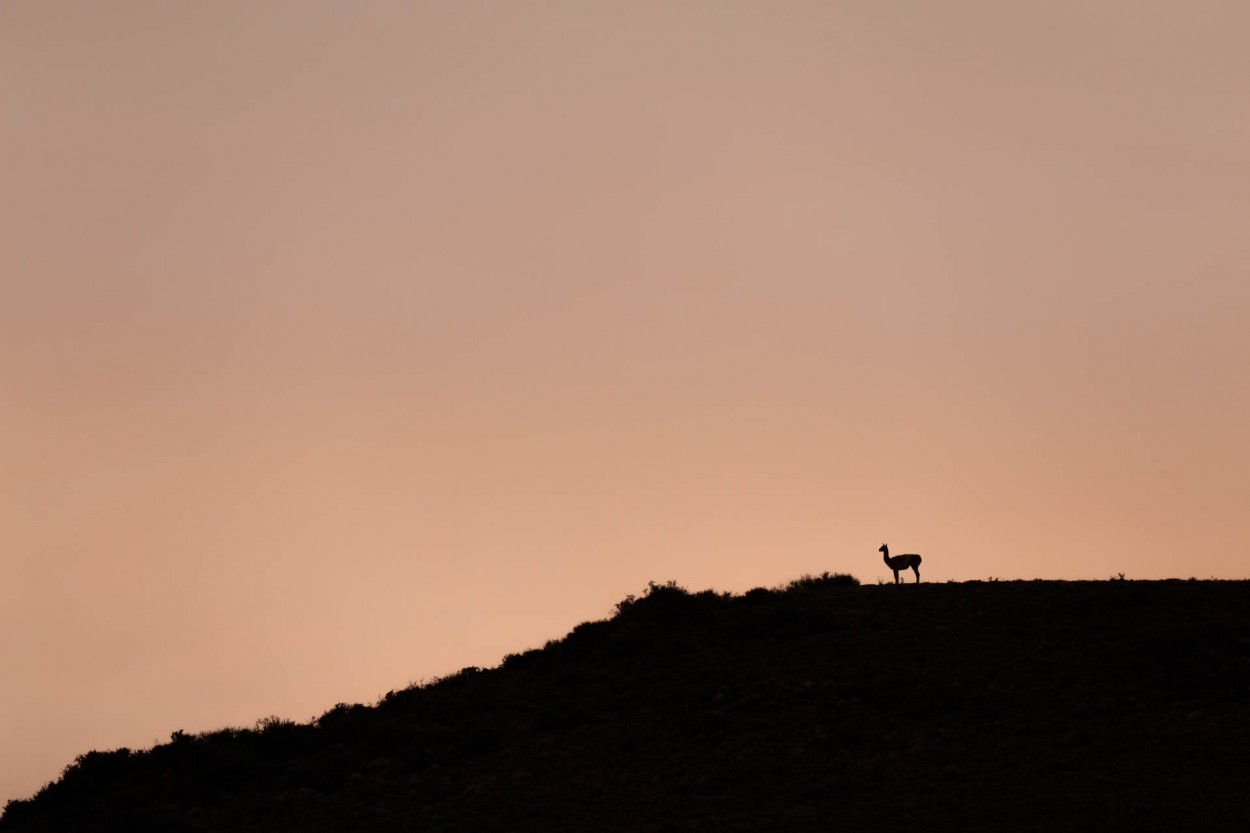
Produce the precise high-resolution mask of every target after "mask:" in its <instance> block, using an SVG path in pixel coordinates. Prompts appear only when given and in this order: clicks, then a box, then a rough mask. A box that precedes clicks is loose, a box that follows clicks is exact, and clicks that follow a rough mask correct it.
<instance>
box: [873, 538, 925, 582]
mask: <svg viewBox="0 0 1250 833" xmlns="http://www.w3.org/2000/svg"><path fill="white" fill-rule="evenodd" d="M879 552H880V553H881V555H882V556H883V557H884V558H885V566H887V567H889V568H890V569H891V570H893V571H894V583H895V584H898V582H899V578H898V571H899V570H906V569H907V568H908V567H911V571H912V572H913V573H915V574H916V584H919V583H920V561H921V558H920V556H919V555H916V553H914V552H909V553H908V554H907V555H896V556H894V557H893V558H891V557H890V548H889V547H888V546H887V545H885V544H882V545H881V549H880V550H879Z"/></svg>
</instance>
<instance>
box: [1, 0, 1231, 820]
mask: <svg viewBox="0 0 1250 833" xmlns="http://www.w3.org/2000/svg"><path fill="white" fill-rule="evenodd" d="M1248 33H1250V4H1236V3H1229V2H1226V1H1225V0H1193V2H1187V3H1183V4H1181V3H1176V2H1171V0H1100V2H1097V3H1089V2H1077V0H1058V2H1050V3H1042V4H1008V3H1002V2H997V0H947V1H946V2H942V3H933V2H926V0H896V2H890V3H881V2H879V1H878V0H838V1H837V2H829V1H828V0H775V2H758V1H757V0H722V1H721V2H716V3H637V2H632V0H539V1H538V2H527V3H516V2H505V1H504V0H480V2H474V3H337V2H308V0H268V2H265V3H209V2H200V3H186V2H181V3H169V2H163V0H113V1H112V2H109V3H97V2H88V0H64V2H58V3H44V2H38V0H6V2H3V3H0V633H3V634H4V635H5V637H4V639H3V640H0V669H3V678H2V681H3V682H2V684H0V738H3V739H4V751H5V754H4V756H3V758H0V797H6V796H19V795H26V794H29V793H30V792H31V791H32V790H35V789H38V788H39V785H40V784H43V783H45V782H46V781H47V780H49V779H50V778H52V777H54V776H55V775H56V773H57V772H59V771H60V769H61V768H62V767H63V766H64V765H65V762H66V761H68V760H72V759H73V757H74V755H76V754H78V753H79V752H80V751H81V750H83V749H90V748H115V747H121V746H125V747H131V748H144V747H146V746H149V745H151V744H152V743H154V742H156V741H158V740H160V739H163V738H167V737H168V736H169V734H170V733H171V732H172V731H174V730H175V729H179V728H180V729H183V730H185V731H189V732H202V731H209V730H212V729H215V728H218V727H221V726H227V725H248V724H250V722H251V721H253V720H255V719H256V717H257V716H258V715H279V716H281V717H283V718H288V719H295V720H303V719H307V718H308V717H309V716H310V715H312V714H315V713H317V712H318V710H320V709H323V708H324V707H325V704H327V703H336V702H357V701H365V700H367V699H369V698H371V697H374V696H376V694H377V692H379V691H384V690H386V689H387V688H388V687H390V686H393V685H396V684H397V683H396V675H397V674H400V675H407V676H411V678H412V679H414V680H415V679H426V678H432V677H435V676H438V675H444V674H448V673H450V672H452V671H454V670H455V669H458V668H462V667H465V666H467V665H479V666H488V665H490V664H492V663H495V662H497V661H498V660H499V658H500V657H501V656H503V655H504V654H505V653H507V652H508V651H513V650H517V646H519V645H538V644H542V642H543V641H544V640H546V639H548V638H550V636H551V635H552V634H553V633H559V632H560V631H561V629H562V628H565V627H567V624H568V623H569V622H576V621H585V620H589V619H594V618H598V617H600V616H602V615H603V614H604V612H605V611H606V610H608V609H610V608H611V605H612V604H613V603H614V602H615V601H616V600H617V599H619V597H620V594H621V593H622V592H625V591H628V590H629V589H630V588H636V587H640V586H643V585H644V583H645V582H646V581H648V580H651V579H658V578H663V579H668V578H672V579H675V580H677V581H678V582H681V583H683V584H684V585H686V586H698V587H714V588H716V589H717V590H718V591H732V592H743V591H745V590H748V589H750V588H752V587H756V586H761V585H762V586H771V585H774V584H776V583H778V582H781V581H785V580H787V579H788V578H789V577H793V576H795V575H801V574H804V573H813V574H818V573H820V572H822V571H832V572H840V573H851V574H854V575H856V576H859V577H860V578H861V580H862V581H864V582H865V584H874V583H875V582H876V580H877V579H886V580H890V581H892V579H893V576H892V574H891V573H890V572H889V571H888V568H886V566H885V565H884V563H883V562H882V559H881V556H880V553H879V552H878V551H877V548H878V547H880V546H881V544H882V543H883V542H888V543H889V545H890V548H891V551H892V552H897V553H919V554H921V555H922V556H923V559H924V562H923V563H924V568H923V571H922V574H923V577H924V580H925V583H926V584H928V583H930V582H932V583H933V585H934V586H939V585H941V584H942V583H944V582H946V581H948V580H955V581H965V580H972V579H988V578H989V577H996V578H1021V579H1034V578H1042V579H1069V580H1078V579H1091V580H1100V581H1101V580H1105V579H1107V578H1108V577H1110V576H1115V575H1118V574H1120V573H1124V574H1125V575H1126V576H1127V577H1128V578H1129V579H1164V578H1169V577H1179V578H1182V579H1184V578H1188V577H1190V576H1196V577H1198V578H1202V579H1205V578H1211V577H1214V578H1227V579H1244V578H1247V577H1250V575H1248V570H1247V561H1246V558H1245V555H1244V553H1245V542H1246V540H1247V539H1248V538H1250V516H1248V515H1247V513H1246V511H1245V507H1246V506H1247V505H1250V434H1248V433H1247V431H1246V425H1248V424H1250V386H1248V385H1247V384H1246V381H1245V377H1246V359H1247V357H1248V356H1250V280H1248V279H1247V278H1248V277H1250V236H1248V235H1247V234H1246V231H1245V227H1246V218H1247V217H1250V154H1247V153H1246V147H1247V138H1248V137H1250V108H1247V107H1246V106H1245V99H1246V90H1245V86H1246V84H1245V79H1247V78H1250V34H1248ZM909 572H910V571H909ZM923 586H924V585H922V587H923Z"/></svg>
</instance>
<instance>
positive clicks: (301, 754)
mask: <svg viewBox="0 0 1250 833" xmlns="http://www.w3.org/2000/svg"><path fill="white" fill-rule="evenodd" d="M796 584H798V585H799V586H792V587H791V588H790V589H788V590H784V591H766V590H753V591H751V592H749V593H747V594H746V595H744V596H728V595H717V594H714V593H711V592H704V593H698V594H689V593H686V592H685V591H683V590H681V589H680V588H674V587H665V586H660V587H656V588H654V589H653V590H651V591H650V592H649V593H648V594H646V595H645V596H644V597H643V598H641V599H638V600H633V601H631V600H626V601H625V602H622V604H621V606H620V608H621V609H620V611H619V612H618V614H617V615H616V616H615V617H614V618H612V619H610V620H608V621H603V622H591V623H586V624H583V625H579V626H578V627H577V628H575V629H574V630H573V631H572V633H570V634H569V635H568V636H567V637H565V638H564V639H563V640H560V641H558V642H552V643H549V644H548V645H547V646H546V647H545V648H543V649H542V650H536V651H529V652H527V653H524V654H521V655H514V656H510V657H508V658H507V659H506V661H505V662H504V663H503V665H502V666H501V667H499V668H495V669H490V670H479V669H466V670H464V671H462V672H460V673H459V674H456V675H454V676H452V677H449V678H447V679H444V680H441V681H438V682H436V683H434V684H431V685H428V686H424V687H421V688H412V689H407V690H404V691H398V692H393V693H391V694H388V695H387V696H386V697H385V698H384V699H383V700H382V701H381V702H379V703H378V705H376V706H374V707H365V706H338V707H336V708H334V709H332V710H330V711H329V712H327V713H326V714H325V715H323V716H322V717H321V718H319V719H318V720H316V721H314V722H313V723H312V724H310V725H297V724H291V723H285V722H282V721H276V720H270V721H262V723H261V724H259V725H258V727H257V729H256V730H246V731H245V730H223V731H220V732H215V733H210V734H206V735H199V736H189V735H183V734H181V733H176V734H175V735H174V737H173V739H172V740H171V742H170V743H168V744H164V745H161V746H158V747H156V748H155V749H152V750H150V751H145V752H128V751H127V750H118V751H113V752H90V753H88V754H86V755H84V756H81V757H80V758H79V759H78V760H77V761H76V762H75V763H74V764H72V765H70V766H69V767H68V768H67V769H66V771H65V773H64V775H63V776H62V778H61V779H60V780H59V781H57V782H55V783H53V784H50V785H49V786H47V787H45V788H44V789H43V790H42V791H41V792H40V793H39V794H38V795H36V796H35V797H34V798H33V799H31V800H28V801H15V802H10V804H9V805H8V807H7V809H6V812H5V814H4V816H3V818H0V831H10V830H12V831H19V830H40V831H73V830H102V829H125V830H133V831H139V830H152V831H200V830H205V831H210V830H211V831H216V830H230V831H287V830H289V831H322V830H325V831H329V830H335V831H338V830H361V831H366V830H367V831H393V830H413V831H420V830H463V831H477V830H507V831H515V830H535V831H558V830H568V831H612V830H631V831H648V830H654V831H662V830H664V831H667V830H672V831H680V830H717V831H746V830H828V829H833V828H841V829H851V830H854V829H881V830H934V829H961V830H967V829H983V830H1002V829H1012V830H1019V829H1029V830H1095V829H1102V830H1106V829H1112V830H1199V829H1205V830H1250V804H1248V803H1247V793H1248V792H1250V760H1248V759H1247V752H1248V750H1250V714H1248V713H1247V709H1246V706H1247V704H1248V699H1250V698H1248V692H1250V582H1195V581H1187V582H1186V581H1164V582H1133V581H1110V582H1071V583H1068V582H1011V583H1006V582H1001V583H1000V582H995V583H979V582H972V583H966V584H921V585H919V586H917V585H904V586H900V587H896V586H893V585H886V586H874V587H858V586H850V585H847V584H845V583H838V582H835V581H831V580H825V581H821V580H815V581H809V582H806V583H796Z"/></svg>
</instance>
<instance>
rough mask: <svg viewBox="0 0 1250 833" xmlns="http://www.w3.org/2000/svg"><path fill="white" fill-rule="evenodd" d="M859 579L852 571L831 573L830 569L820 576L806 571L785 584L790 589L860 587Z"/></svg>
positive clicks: (787, 589)
mask: <svg viewBox="0 0 1250 833" xmlns="http://www.w3.org/2000/svg"><path fill="white" fill-rule="evenodd" d="M858 586H859V579H857V578H855V576H853V575H851V574H850V573H831V572H829V571H828V570H826V571H825V572H823V573H821V574H820V575H818V576H813V575H810V574H808V573H804V574H803V575H802V576H799V577H798V578H796V579H795V580H794V581H792V582H790V583H789V584H787V585H786V586H785V588H784V589H785V590H786V591H790V590H816V589H818V588H821V587H858Z"/></svg>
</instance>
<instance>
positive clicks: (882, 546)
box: [877, 544, 890, 552]
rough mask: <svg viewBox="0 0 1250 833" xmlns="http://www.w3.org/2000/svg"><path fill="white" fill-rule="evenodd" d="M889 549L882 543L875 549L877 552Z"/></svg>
mask: <svg viewBox="0 0 1250 833" xmlns="http://www.w3.org/2000/svg"><path fill="white" fill-rule="evenodd" d="M889 550H890V548H889V547H887V546H886V545H885V544H882V545H881V546H880V547H879V548H878V549H877V552H889Z"/></svg>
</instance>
